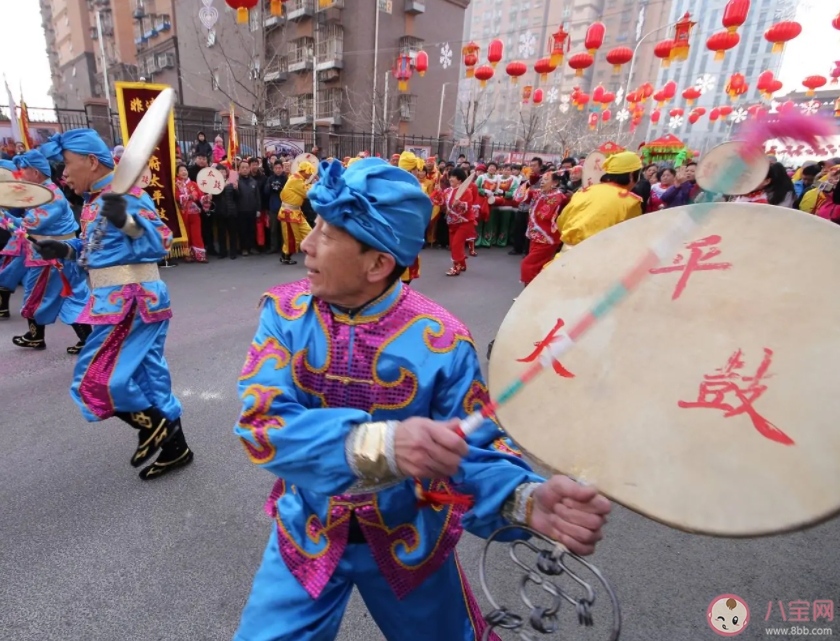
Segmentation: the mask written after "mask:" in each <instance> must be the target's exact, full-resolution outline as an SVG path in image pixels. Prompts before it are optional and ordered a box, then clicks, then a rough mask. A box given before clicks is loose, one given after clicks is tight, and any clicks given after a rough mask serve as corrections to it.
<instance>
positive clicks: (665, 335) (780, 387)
mask: <svg viewBox="0 0 840 641" xmlns="http://www.w3.org/2000/svg"><path fill="white" fill-rule="evenodd" d="M682 213H683V210H682V209H669V210H666V211H661V212H657V213H653V214H648V215H645V216H641V217H639V218H636V219H634V220H631V221H628V222H625V223H622V224H620V225H617V226H615V227H612V228H610V229H608V230H606V231H604V232H602V233H600V234H598V235H597V236H594V237H592V238H590V239H588V240H586V241H585V242H584V243H581V244H579V245H577V246H576V247H575V249H574V251H571V252H569V253H567V254H562V255H560V256H558V257H557V259H556V260H555V261H554V262H553V263H552V264H551V265H550V266H549V267H548V268H547V269H546V270H545V271H543V272H542V273H541V274H540V276H539V277H538V278H537V279H536V280H534V281H533V282H532V283H531V284H530V285H529V286H528V287H527V288H526V289H525V291H524V292H523V293H522V294H521V295H520V296H519V298H518V299H517V302H516V303H515V304H514V306H513V308H512V309H511V310H510V312H509V313H508V315H507V317H506V318H505V320H504V323H503V324H502V327H501V329H500V331H499V334H498V337H497V338H496V342H495V346H494V348H493V355H492V360H491V363H490V387H491V392H492V396H493V397H494V398H496V397H497V395H498V394H499V393H500V392H501V391H502V390H504V389H505V388H506V387H507V386H508V385H509V384H510V383H511V382H513V381H514V380H516V378H517V377H518V375H519V374H520V373H521V372H523V371H524V370H525V368H527V367H528V366H529V363H530V362H533V361H534V359H535V358H539V353H541V349H540V346H541V344H542V343H543V342H545V341H546V339H547V338H549V337H550V336H551V335H552V332H554V333H555V334H556V333H557V332H562V331H563V328H568V327H569V326H570V325H572V324H574V323H575V322H576V321H577V320H578V319H579V318H580V317H581V315H582V314H584V313H585V312H587V311H588V310H589V309H590V308H591V306H592V304H593V303H594V302H595V301H597V300H599V299H600V298H601V297H602V296H603V295H604V294H605V293H606V292H607V291H608V290H609V288H611V287H613V286H614V285H615V284H616V282H618V281H619V280H620V279H621V278H622V277H623V276H624V275H625V274H627V273H628V271H629V270H630V268H631V267H632V266H634V265H635V264H637V261H638V259H639V257H640V256H641V254H642V252H644V251H645V250H646V248H647V247H649V246H651V245H653V244H654V243H655V242H656V241H658V240H659V239H661V238H662V236H663V234H664V233H665V232H667V231H668V230H670V229H671V228H672V226H673V225H674V217H675V216H678V215H681V214H682ZM780 238H784V239H785V242H784V246H783V247H781V246H780V245H779V239H780ZM838 274H840V227H838V226H837V225H835V224H833V223H829V222H826V221H823V220H821V219H819V218H817V217H814V216H810V215H807V214H803V213H800V212H797V211H794V210H790V209H784V208H781V207H773V206H770V205H753V204H724V205H718V206H715V209H714V210H713V211H712V213H710V214H709V216H708V218H707V220H706V222H705V224H704V225H703V227H702V228H701V229H700V230H699V231H697V232H695V233H693V234H692V235H691V237H689V238H686V244H685V245H684V247H683V248H682V250H681V251H679V252H678V253H677V254H675V255H674V256H673V258H672V259H669V260H667V261H665V262H664V263H663V264H662V265H660V266H659V267H658V268H656V269H654V270H652V273H650V274H648V276H647V278H646V279H645V280H644V281H643V282H642V283H641V284H640V285H639V286H638V289H637V290H636V291H635V292H634V293H633V294H631V295H630V296H629V297H628V298H627V300H626V301H624V302H623V303H622V304H620V305H619V306H618V307H617V308H616V309H614V310H613V311H612V312H611V313H610V314H609V315H607V316H606V317H605V318H604V319H603V320H601V321H598V322H597V324H596V325H594V326H593V327H592V329H591V330H590V331H589V332H588V333H587V334H585V335H584V336H583V337H582V338H581V340H580V343H579V344H577V345H575V346H574V347H573V348H572V349H571V351H569V352H568V353H567V354H565V355H564V356H563V357H562V358H561V359H560V362H558V363H555V366H554V368H553V369H552V368H548V369H546V370H545V371H543V372H542V373H541V375H540V376H538V377H537V378H536V379H535V380H533V381H532V382H530V383H528V384H527V385H526V386H525V387H524V389H523V390H522V391H521V392H520V393H519V394H518V395H517V396H515V397H514V398H513V399H512V400H511V401H510V402H509V403H508V404H506V405H503V406H502V407H500V408H499V410H498V413H497V414H498V417H499V419H500V422H501V423H502V424H503V425H504V427H505V429H506V430H508V432H509V433H510V435H511V437H512V438H513V439H514V440H515V441H516V442H517V443H518V444H519V445H520V446H522V447H523V448H524V449H525V450H526V451H527V452H528V453H529V454H531V455H533V456H534V457H535V458H536V459H537V460H539V461H540V462H541V463H543V464H545V465H546V466H547V467H550V468H552V469H554V470H556V471H559V472H563V473H566V474H570V475H572V476H576V477H578V478H580V479H582V480H584V481H587V482H590V483H593V484H595V485H596V486H597V487H598V488H599V489H600V490H601V491H602V492H603V493H605V494H606V495H607V496H609V497H611V498H612V499H614V500H616V501H617V502H619V503H622V504H624V505H626V506H627V507H630V508H631V509H634V510H636V511H638V512H640V513H642V514H644V515H646V516H649V517H651V518H653V519H656V520H658V521H661V522H664V523H667V524H669V525H672V526H674V527H678V528H680V529H684V530H689V531H696V532H704V533H710V534H716V535H723V536H748V535H759V534H767V533H772V532H778V531H783V530H788V529H795V528H799V527H804V526H806V525H808V524H811V523H814V522H817V521H820V520H822V519H825V518H828V517H829V516H831V515H833V514H835V513H837V512H838V511H840V394H838V393H837V382H836V381H837V368H838V364H839V363H840V297H838V296H836V295H835V293H834V288H835V282H836V278H837V275H838Z"/></svg>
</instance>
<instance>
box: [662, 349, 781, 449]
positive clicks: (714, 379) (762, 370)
mask: <svg viewBox="0 0 840 641" xmlns="http://www.w3.org/2000/svg"><path fill="white" fill-rule="evenodd" d="M772 360H773V351H772V350H769V349H767V348H766V347H765V348H764V360H762V361H761V365H759V367H758V369H757V370H756V373H755V376H742V375H741V374H739V373H738V372H737V371H736V370H739V369H742V368H743V367H744V361H743V359H742V352H741V350H740V349H739V350H737V351H736V352H735V353H734V354H733V355H732V356H730V357H729V361H728V362H727V363H726V366H725V367H721V368H718V369H717V370H715V371H717V372H720V374H711V375H706V376H704V377H703V378H704V379H705V380H704V381H703V382H702V383H700V391H699V392H698V394H697V400H696V401H679V402H678V403H677V405H679V406H680V407H682V408H688V409H692V408H706V409H713V410H723V411H724V412H725V414H724V415H723V417H724V418H729V417H730V416H738V415H739V414H746V415H747V416H749V417H750V419H752V422H753V426H754V427H755V429H756V430H758V433H759V434H761V435H762V436H763V437H765V438H768V439H770V440H771V441H775V442H777V443H781V444H782V445H794V442H793V439H791V438H790V437H789V436H788V435H787V434H785V433H784V432H783V431H782V430H780V429H779V428H778V427H776V426H775V425H773V424H772V423H771V422H770V421H768V420H767V419H766V418H764V417H763V416H761V415H760V414H759V413H758V411H757V410H756V409H755V408H754V407H753V403H755V401H757V400H758V399H759V398H761V395H762V394H764V392H766V391H767V385H764V384H762V379H764V378H768V377H769V375H768V374H767V370H768V369H770V363H771V361H772ZM739 380H740V381H743V382H744V383H746V384H747V385H746V387H741V386H740V385H739V384H738V382H737V381H739ZM727 394H732V395H733V396H734V397H735V398H734V399H733V403H734V401H737V402H738V403H740V404H739V405H737V406H736V405H734V404H730V403H727V402H725V398H726V396H727Z"/></svg>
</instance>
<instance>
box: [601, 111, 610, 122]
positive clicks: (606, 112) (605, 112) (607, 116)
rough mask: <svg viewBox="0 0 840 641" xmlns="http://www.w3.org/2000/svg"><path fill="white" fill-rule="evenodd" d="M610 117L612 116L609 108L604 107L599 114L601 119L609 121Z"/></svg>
mask: <svg viewBox="0 0 840 641" xmlns="http://www.w3.org/2000/svg"><path fill="white" fill-rule="evenodd" d="M610 118H612V111H610V110H609V109H604V113H602V114H601V120H602V121H604V122H609V121H610Z"/></svg>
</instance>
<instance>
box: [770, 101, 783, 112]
mask: <svg viewBox="0 0 840 641" xmlns="http://www.w3.org/2000/svg"><path fill="white" fill-rule="evenodd" d="M781 106H782V103H781V102H779V101H778V100H771V101H770V113H771V114H777V113H779V107H781Z"/></svg>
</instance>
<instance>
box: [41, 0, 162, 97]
mask: <svg viewBox="0 0 840 641" xmlns="http://www.w3.org/2000/svg"><path fill="white" fill-rule="evenodd" d="M39 2H40V7H41V16H42V24H43V27H44V33H45V36H46V41H47V55H48V56H49V60H50V69H51V73H52V81H53V89H52V93H53V99H54V101H55V104H56V106H58V107H60V108H68V109H81V108H83V107H84V104H85V101H87V100H89V99H91V98H101V99H105V98H107V96H106V90H105V85H106V77H105V73H103V69H104V70H107V81H108V86H109V89H110V93H111V96H112V97H113V95H114V83H115V82H116V81H119V80H129V81H131V80H134V81H136V80H139V79H140V78H145V79H146V80H147V81H149V82H160V83H163V84H170V85H172V86H173V87H175V88H176V90H177V89H178V74H177V71H176V67H177V38H176V36H175V26H174V23H173V22H172V20H171V16H172V15H173V11H172V0H39ZM114 107H116V105H114Z"/></svg>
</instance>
